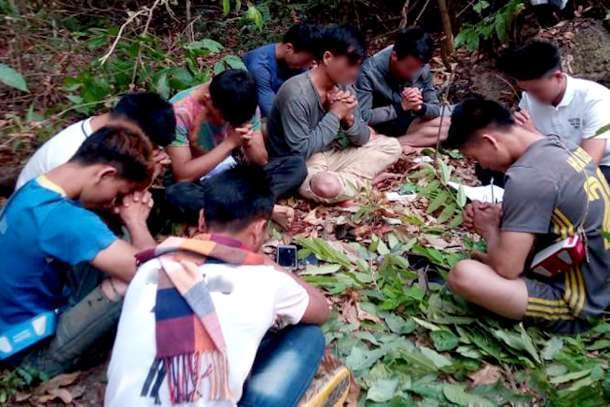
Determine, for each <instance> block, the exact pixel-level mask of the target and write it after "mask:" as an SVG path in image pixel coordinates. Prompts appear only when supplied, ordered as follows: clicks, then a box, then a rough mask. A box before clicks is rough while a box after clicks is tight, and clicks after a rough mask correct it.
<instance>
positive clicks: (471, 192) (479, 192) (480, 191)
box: [449, 182, 504, 203]
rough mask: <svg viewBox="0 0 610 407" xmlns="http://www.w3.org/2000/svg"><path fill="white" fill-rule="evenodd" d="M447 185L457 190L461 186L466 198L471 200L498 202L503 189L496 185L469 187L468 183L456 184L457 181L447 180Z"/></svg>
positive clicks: (500, 200)
mask: <svg viewBox="0 0 610 407" xmlns="http://www.w3.org/2000/svg"><path fill="white" fill-rule="evenodd" d="M449 186H450V187H452V188H454V189H456V190H458V191H459V189H460V187H461V188H462V189H463V190H464V195H466V198H468V199H469V200H471V201H480V202H489V203H500V202H502V199H503V198H504V189H502V188H500V187H499V186H497V185H485V186H480V187H470V186H468V185H463V184H458V183H457V182H449Z"/></svg>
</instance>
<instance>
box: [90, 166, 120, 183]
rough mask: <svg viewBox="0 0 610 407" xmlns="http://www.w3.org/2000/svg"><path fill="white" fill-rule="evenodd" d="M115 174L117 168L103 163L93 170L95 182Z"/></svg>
mask: <svg viewBox="0 0 610 407" xmlns="http://www.w3.org/2000/svg"><path fill="white" fill-rule="evenodd" d="M116 175H117V170H116V168H114V167H112V166H110V165H104V166H101V167H99V169H98V170H97V171H96V172H95V176H94V177H95V178H94V179H95V182H96V183H99V182H101V181H102V180H103V179H107V178H109V177H115V176H116Z"/></svg>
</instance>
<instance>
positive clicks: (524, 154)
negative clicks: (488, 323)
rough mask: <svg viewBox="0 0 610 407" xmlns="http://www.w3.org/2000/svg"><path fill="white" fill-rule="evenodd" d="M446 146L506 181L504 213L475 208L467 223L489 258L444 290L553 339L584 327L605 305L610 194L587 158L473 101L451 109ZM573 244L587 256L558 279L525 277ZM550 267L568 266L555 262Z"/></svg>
mask: <svg viewBox="0 0 610 407" xmlns="http://www.w3.org/2000/svg"><path fill="white" fill-rule="evenodd" d="M447 144H448V147H450V148H459V149H460V150H461V151H462V153H463V154H464V155H466V156H467V157H470V158H472V159H474V160H476V161H478V162H479V163H480V164H481V165H482V166H483V167H484V168H487V169H491V170H495V171H502V172H506V184H505V185H506V186H505V192H504V201H503V203H502V205H501V207H500V206H497V205H490V204H483V203H477V202H475V203H473V204H471V205H469V206H468V207H467V209H466V213H465V217H464V218H465V224H466V225H467V226H470V227H472V228H474V230H476V231H477V232H478V233H479V234H480V235H481V236H482V237H483V238H484V239H485V240H486V241H487V253H475V255H474V256H473V257H474V258H475V260H464V261H461V262H459V263H458V264H457V265H456V266H455V267H454V268H453V270H451V272H450V273H449V287H450V288H451V289H452V290H453V291H454V292H455V293H457V294H459V295H462V296H463V297H465V298H466V299H467V300H468V301H471V302H473V303H475V304H477V305H480V306H482V307H485V308H487V309H489V310H490V311H492V312H494V313H496V314H499V315H501V316H504V317H507V318H511V319H515V320H525V321H526V322H528V323H531V324H533V325H537V326H539V327H541V328H544V329H548V330H551V331H555V332H558V333H576V332H581V331H584V330H586V329H587V328H588V327H589V322H588V318H589V317H596V316H599V315H600V314H602V313H603V312H604V310H605V309H606V308H607V307H608V305H610V283H609V278H610V242H609V241H607V240H605V239H604V237H603V236H602V234H601V233H602V231H604V230H610V229H609V228H610V225H609V224H608V222H609V219H610V217H609V215H608V214H609V211H610V207H609V206H608V203H609V202H610V188H609V187H608V184H607V183H606V180H605V179H604V176H603V174H602V173H601V171H600V170H599V169H598V168H597V166H596V165H595V162H594V161H593V159H592V158H591V157H590V156H589V155H587V154H586V153H585V152H584V150H582V149H581V148H579V147H578V146H576V145H575V144H572V143H571V142H569V141H568V140H561V139H560V135H559V136H553V135H549V136H543V135H541V134H540V133H537V132H535V131H532V130H529V129H527V128H524V127H521V126H519V125H518V124H516V122H515V121H514V119H513V117H512V116H511V114H510V112H509V111H508V110H507V109H505V108H504V107H502V106H500V105H499V104H498V103H496V102H493V101H489V100H482V99H472V100H468V101H466V102H464V103H462V104H460V105H458V107H457V108H456V109H455V110H454V112H453V116H452V119H451V127H450V129H449V137H448V139H447ZM573 236H578V237H579V239H580V242H581V243H582V245H583V246H584V247H583V249H584V250H585V251H586V253H587V256H585V259H584V260H583V261H574V262H569V264H567V266H566V267H565V268H558V269H557V270H559V272H558V273H556V274H555V273H554V274H552V275H550V276H549V275H545V276H543V275H541V274H542V273H541V274H538V273H534V272H533V271H532V270H531V269H532V267H531V259H532V256H533V255H535V254H536V253H539V252H540V251H541V250H543V249H545V248H547V247H548V246H550V245H552V244H553V243H556V242H560V241H562V240H564V239H567V238H570V237H573ZM556 257H557V258H556V259H555V263H557V262H559V261H564V262H565V260H564V257H562V256H559V255H557V256H556Z"/></svg>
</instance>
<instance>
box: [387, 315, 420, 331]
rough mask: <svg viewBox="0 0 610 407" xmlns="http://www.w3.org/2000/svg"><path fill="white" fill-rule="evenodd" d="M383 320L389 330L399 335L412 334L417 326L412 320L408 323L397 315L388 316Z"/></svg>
mask: <svg viewBox="0 0 610 407" xmlns="http://www.w3.org/2000/svg"><path fill="white" fill-rule="evenodd" d="M383 319H384V320H385V323H386V324H387V325H388V328H390V331H392V332H394V333H395V334H398V335H402V334H410V333H411V332H413V331H414V330H415V327H416V326H417V325H416V324H415V322H414V321H413V320H411V319H410V320H408V321H407V320H405V319H404V318H401V317H399V316H398V315H396V314H388V315H387V316H385V317H384V318H383Z"/></svg>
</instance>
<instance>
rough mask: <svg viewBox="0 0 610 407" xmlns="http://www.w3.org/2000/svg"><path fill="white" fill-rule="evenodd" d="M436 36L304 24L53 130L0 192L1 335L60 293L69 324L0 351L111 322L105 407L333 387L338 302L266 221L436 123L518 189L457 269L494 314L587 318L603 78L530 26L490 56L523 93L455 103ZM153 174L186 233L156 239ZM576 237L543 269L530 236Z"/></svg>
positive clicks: (269, 399)
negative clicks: (292, 262)
mask: <svg viewBox="0 0 610 407" xmlns="http://www.w3.org/2000/svg"><path fill="white" fill-rule="evenodd" d="M433 51H434V44H433V41H432V39H431V38H430V36H429V34H427V33H426V32H425V31H424V30H422V29H421V28H418V27H412V28H407V29H405V30H402V31H401V32H400V33H399V34H398V35H397V37H396V40H395V43H394V44H393V45H391V46H389V47H387V48H385V49H383V50H381V51H379V52H377V53H376V54H374V55H372V56H370V57H368V58H367V48H366V44H365V40H364V37H363V35H362V34H361V33H359V32H358V31H357V30H356V29H354V28H352V27H350V26H344V25H329V26H318V25H314V24H307V23H299V24H296V25H295V26H293V27H291V28H290V29H289V30H288V31H287V32H286V33H285V35H284V37H283V39H282V41H281V42H278V43H272V44H268V45H263V46H261V47H259V48H256V49H254V50H251V51H250V52H248V53H246V54H244V55H243V62H244V64H245V67H246V68H247V69H244V70H240V69H228V70H226V71H224V72H222V73H219V74H217V75H215V76H214V77H213V79H212V80H211V81H210V82H208V83H205V84H201V85H199V86H196V87H194V88H191V89H188V90H185V91H182V92H180V93H178V94H177V95H175V96H174V97H172V98H171V99H170V100H169V101H166V100H164V99H163V98H162V97H161V96H159V95H158V94H156V93H153V92H135V93H129V94H126V95H124V96H122V97H121V98H120V100H119V101H118V103H117V104H116V106H115V107H114V108H113V109H112V110H110V111H109V112H107V113H102V114H99V115H96V116H92V117H89V118H87V119H85V120H82V121H79V122H77V123H74V124H72V125H71V126H69V127H67V128H66V129H64V130H62V131H61V132H60V133H58V134H57V135H55V136H54V137H52V138H50V139H49V140H48V141H47V142H46V143H45V144H44V145H42V146H41V147H40V148H39V149H38V150H37V151H36V152H35V153H34V155H33V156H32V157H31V158H30V159H29V160H28V162H27V164H26V165H25V167H24V168H23V171H22V172H21V175H20V176H19V179H18V183H17V188H16V191H15V192H14V194H13V195H12V197H11V198H10V199H9V200H8V201H7V202H6V204H5V205H4V207H3V208H2V209H1V212H0V258H2V259H3V260H2V262H1V265H0V337H2V335H3V334H4V333H7V332H11V330H14V329H15V327H18V326H19V325H20V324H23V323H27V322H28V321H30V320H32V319H33V318H35V317H36V316H37V315H39V314H41V313H43V312H48V311H52V312H54V313H55V315H57V326H56V330H55V334H54V335H52V336H50V337H49V338H47V339H45V340H43V341H41V342H39V343H37V344H35V345H34V346H31V347H29V348H27V349H25V350H23V351H21V352H18V353H16V354H15V355H13V356H12V357H11V358H9V359H7V360H6V361H4V362H3V363H5V364H8V365H10V366H31V367H34V368H35V369H38V370H39V371H42V372H45V373H46V374H47V375H48V376H54V375H57V374H60V373H63V372H67V371H71V370H75V369H78V368H81V367H82V366H83V365H86V363H87V360H88V359H89V358H90V357H91V356H93V355H92V354H94V353H96V351H99V350H100V347H101V345H100V344H101V343H104V342H109V343H113V350H112V356H111V360H110V364H109V367H108V385H107V388H106V397H105V404H106V405H107V406H129V407H135V406H154V405H189V406H229V405H239V406H257V407H260V406H293V405H297V404H298V403H299V401H300V400H301V404H300V405H302V406H309V407H314V406H335V405H341V404H340V403H341V402H342V400H343V399H344V397H345V395H346V394H347V384H348V383H349V372H347V371H346V369H345V368H337V369H335V370H334V371H333V372H331V373H329V374H328V375H327V377H325V378H323V380H321V382H320V384H317V385H316V386H315V388H314V389H312V388H311V387H314V386H311V383H312V380H313V379H314V376H315V374H316V372H317V371H318V367H319V365H320V363H321V360H322V358H323V355H324V351H325V339H324V335H323V332H322V329H321V328H320V325H322V324H323V323H324V322H325V321H326V320H327V319H328V318H329V313H330V308H329V303H328V302H327V300H326V298H325V297H324V294H323V292H322V291H321V290H320V289H318V288H316V287H313V286H311V285H309V284H307V283H306V282H304V281H303V280H302V279H301V278H300V277H299V276H298V274H297V273H294V272H293V270H287V269H284V268H282V267H279V266H278V265H277V264H275V263H274V261H273V260H271V259H270V258H269V257H267V256H266V255H263V254H261V248H262V245H263V243H264V242H265V239H266V230H267V223H268V222H269V221H271V220H272V221H275V222H276V223H278V224H279V225H280V226H282V227H288V226H289V225H290V222H291V221H292V217H293V215H294V212H293V209H292V208H290V207H287V206H283V205H279V204H278V202H279V201H280V200H282V199H283V198H287V197H292V196H301V197H303V198H305V199H308V200H311V201H314V202H317V203H320V204H326V205H341V206H346V205H357V200H358V196H359V194H360V193H361V191H362V190H363V189H364V188H366V187H368V186H370V185H371V184H373V183H374V182H375V180H376V178H377V177H379V176H380V175H382V174H383V172H384V171H386V170H387V169H388V168H389V167H390V166H392V165H393V164H394V163H396V162H397V161H398V160H399V159H400V157H401V156H402V155H403V154H414V153H417V151H418V149H420V148H421V147H428V146H433V147H434V146H436V145H437V142H438V139H439V138H440V141H442V143H443V146H444V147H445V148H450V149H459V150H460V151H461V152H462V153H463V154H464V155H465V156H466V157H467V158H469V159H472V160H473V161H475V162H477V163H478V164H479V165H480V167H481V168H482V171H481V173H485V172H490V171H491V172H493V173H494V174H495V179H496V183H497V184H499V183H500V181H501V180H503V182H502V184H503V185H504V188H505V192H504V200H503V202H502V203H500V204H497V203H494V202H491V203H489V202H476V201H475V202H471V203H469V204H468V205H467V206H466V208H465V211H464V225H465V227H466V228H468V229H470V230H471V231H473V232H475V233H478V234H479V235H480V236H481V237H482V238H483V239H484V240H485V241H486V243H487V251H486V252H484V253H483V252H474V253H472V259H469V260H463V261H461V262H459V263H458V264H457V265H456V266H455V267H454V268H453V269H452V270H451V271H450V273H449V276H448V281H447V285H448V287H449V289H451V290H452V291H453V292H454V293H456V294H457V295H460V296H462V297H464V298H465V299H466V300H468V301H469V302H471V303H473V304H475V305H477V306H480V307H483V308H485V309H487V310H489V311H491V312H492V313H495V314H497V315H498V317H499V318H506V319H511V320H517V321H525V322H526V323H528V324H532V325H535V326H538V327H540V328H542V329H545V330H548V331H550V332H557V333H577V332H582V331H584V330H586V329H588V328H589V327H590V326H591V324H592V318H595V317H599V316H600V315H601V314H603V312H604V311H605V309H606V307H608V305H609V304H610V279H609V277H610V241H608V240H606V239H605V238H604V232H610V187H609V186H608V183H607V178H608V177H610V145H608V143H607V139H608V138H609V137H610V129H609V128H608V126H607V125H608V124H609V123H610V115H609V113H610V90H608V89H607V88H605V87H603V86H602V85H600V84H597V83H594V82H591V81H588V80H584V79H578V78H575V77H572V76H570V75H568V74H567V73H565V72H564V71H563V69H562V66H561V57H560V52H559V50H558V49H557V47H555V46H554V45H553V44H551V43H548V42H542V41H531V42H529V43H527V44H525V45H523V46H521V47H517V48H514V49H509V50H507V51H506V52H505V53H504V55H503V56H502V57H501V58H500V61H499V63H498V68H499V69H500V70H501V71H503V73H504V74H506V75H507V76H509V77H511V78H512V79H513V80H514V81H516V84H517V86H519V87H520V88H521V89H522V90H523V93H522V98H521V101H520V103H519V108H518V110H516V111H510V110H509V109H507V108H506V107H504V106H503V105H501V104H500V103H498V102H496V101H493V100H489V99H485V98H482V97H473V98H469V99H467V100H465V101H463V102H461V103H459V104H457V105H454V106H451V107H450V108H447V109H443V108H441V102H440V101H439V97H438V95H437V89H435V87H434V83H433V72H432V69H431V67H430V65H429V62H430V60H431V58H432V55H433ZM445 110H446V112H447V114H448V116H447V117H441V114H443V112H445ZM449 114H450V117H449ZM166 169H169V171H166ZM483 175H484V174H483ZM155 180H156V181H155ZM153 182H157V183H158V184H159V183H161V184H163V185H164V188H165V194H164V195H163V196H162V197H161V198H160V199H161V200H163V201H164V207H166V208H169V211H168V213H167V214H163V215H162V216H168V217H170V218H171V219H172V220H174V221H175V222H180V223H186V224H188V225H189V226H191V227H192V228H191V229H192V230H193V233H192V234H191V236H189V237H188V238H185V237H169V238H167V239H165V240H164V241H163V242H161V243H159V242H157V241H156V240H155V237H154V236H153V234H152V233H151V231H150V229H149V226H148V224H147V219H148V217H149V214H150V213H151V209H152V208H153V207H154V206H155V205H157V204H158V202H155V201H154V200H153V197H152V195H151V193H150V192H149V188H150V186H151V185H152V183H153ZM155 200H156V199H155ZM573 237H577V238H580V239H578V241H579V243H580V244H581V245H582V247H583V248H584V251H585V252H586V258H585V259H584V260H582V259H581V261H575V262H572V263H570V264H569V266H568V267H567V268H566V270H565V271H563V272H561V273H557V274H553V275H550V276H541V275H539V274H532V273H531V270H530V265H531V262H532V257H533V255H535V254H536V253H538V252H540V251H541V250H543V249H544V248H546V247H548V246H549V245H551V244H553V243H556V242H559V241H562V240H565V239H569V238H573ZM117 324H118V328H117ZM0 342H1V340H0ZM2 346H4V345H3V344H2V343H0V348H2ZM308 389H309V392H308ZM306 393H307V396H306V398H304V395H305V394H306Z"/></svg>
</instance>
